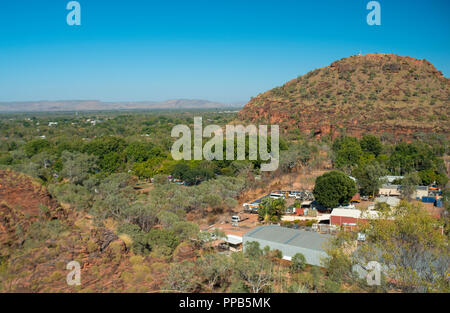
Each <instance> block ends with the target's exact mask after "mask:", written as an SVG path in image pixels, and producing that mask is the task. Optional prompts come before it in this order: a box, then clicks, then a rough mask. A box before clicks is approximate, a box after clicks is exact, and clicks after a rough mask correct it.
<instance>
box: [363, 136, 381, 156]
mask: <svg viewBox="0 0 450 313" xmlns="http://www.w3.org/2000/svg"><path fill="white" fill-rule="evenodd" d="M360 145H361V149H362V150H363V151H365V152H369V153H372V154H373V155H374V156H375V157H377V156H378V155H379V154H380V153H381V150H382V149H383V146H382V144H381V141H380V139H379V138H378V137H376V136H374V135H367V136H364V137H362V139H361V141H360Z"/></svg>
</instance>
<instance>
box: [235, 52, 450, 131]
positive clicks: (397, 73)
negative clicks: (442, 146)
mask: <svg viewBox="0 0 450 313" xmlns="http://www.w3.org/2000/svg"><path fill="white" fill-rule="evenodd" d="M449 118H450V80H449V79H448V78H445V77H444V76H443V75H442V73H441V72H440V71H438V70H437V69H436V68H435V67H434V66H433V65H432V64H431V63H430V62H428V61H426V60H418V59H414V58H411V57H402V56H398V55H392V54H391V55H386V54H368V55H356V56H351V57H348V58H344V59H341V60H339V61H336V62H333V63H332V64H331V65H329V66H327V67H323V68H319V69H316V70H314V71H311V72H309V73H308V74H306V75H303V76H300V77H298V78H296V79H293V80H291V81H289V82H287V83H286V84H284V85H283V86H281V87H277V88H274V89H272V90H269V91H267V92H265V93H262V94H260V95H258V96H257V97H255V98H252V100H251V101H250V102H249V103H248V104H247V105H246V106H245V107H244V108H243V109H242V110H241V111H240V113H239V119H240V120H243V121H247V122H253V123H271V124H279V125H280V129H281V130H284V131H285V132H286V133H289V132H298V130H299V131H300V132H302V133H307V134H314V135H319V136H320V135H324V134H330V135H332V136H337V135H339V133H343V132H345V133H346V134H349V135H354V136H360V135H362V134H364V133H377V134H380V135H381V134H385V133H389V134H394V135H396V136H406V137H409V136H411V135H412V134H414V133H429V132H434V133H440V134H444V135H446V136H448V135H449V133H450V132H449V131H450V126H449V125H450V123H449Z"/></svg>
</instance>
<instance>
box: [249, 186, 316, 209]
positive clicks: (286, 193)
mask: <svg viewBox="0 0 450 313" xmlns="http://www.w3.org/2000/svg"><path fill="white" fill-rule="evenodd" d="M266 198H271V199H286V198H295V200H298V201H314V195H313V193H312V192H311V191H296V190H277V191H274V192H272V193H270V194H268V195H265V196H263V197H261V198H259V199H257V200H255V201H253V202H250V203H244V205H243V206H244V211H245V212H246V213H254V214H257V213H258V208H259V206H260V205H261V203H262V201H263V200H264V199H266Z"/></svg>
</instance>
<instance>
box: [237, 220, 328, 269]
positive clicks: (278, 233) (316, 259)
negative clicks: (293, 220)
mask: <svg viewBox="0 0 450 313" xmlns="http://www.w3.org/2000/svg"><path fill="white" fill-rule="evenodd" d="M330 238H332V236H330V235H324V234H319V233H317V232H313V231H305V230H299V229H292V228H287V227H281V226H276V225H268V226H259V227H256V228H254V229H252V230H251V231H249V232H248V233H246V234H245V235H244V236H243V240H244V249H245V245H246V243H247V242H251V241H256V242H259V244H260V247H261V248H264V247H266V246H269V247H270V249H271V250H280V251H281V253H282V254H283V259H286V260H291V258H292V257H293V256H294V255H295V254H296V253H301V254H303V255H304V256H305V259H306V263H308V264H311V265H317V266H321V259H323V258H325V257H327V254H326V252H325V248H326V245H327V243H328V241H329V239H330Z"/></svg>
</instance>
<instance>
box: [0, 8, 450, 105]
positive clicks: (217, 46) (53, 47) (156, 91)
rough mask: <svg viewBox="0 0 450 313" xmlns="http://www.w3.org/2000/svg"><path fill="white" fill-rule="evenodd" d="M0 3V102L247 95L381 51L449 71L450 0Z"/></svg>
mask: <svg viewBox="0 0 450 313" xmlns="http://www.w3.org/2000/svg"><path fill="white" fill-rule="evenodd" d="M68 2H69V1H66V0H32V1H24V0H22V1H19V0H1V1H0V101H25V100H61V99H64V100H65V99H98V100H104V101H125V100H130V101H137V100H158V101H160V100H166V99H174V98H198V99H209V100H214V101H221V102H245V101H248V99H249V98H250V97H251V96H256V95H257V94H258V93H260V92H263V91H265V90H268V89H271V88H273V87H275V86H279V85H281V84H283V83H284V82H286V81H288V80H290V79H292V78H295V77H297V76H298V75H302V74H305V73H306V72H308V71H310V70H312V69H315V68H317V67H323V66H327V65H329V64H330V63H331V62H333V61H334V60H337V59H340V58H343V57H347V56H350V55H354V54H357V53H358V52H359V51H360V50H361V51H362V53H363V54H366V53H372V52H382V53H396V54H399V55H408V56H412V57H415V58H419V59H423V58H425V59H427V60H429V61H430V62H431V63H433V64H434V65H435V66H436V67H437V68H438V70H441V71H442V72H443V73H444V75H445V76H446V77H448V74H449V73H450V59H449V54H450V34H449V30H450V18H449V13H450V10H449V9H450V1H448V0H442V1H438V0H422V1H419V0H410V1H406V0H380V1H379V2H380V4H381V15H382V16H381V23H382V24H381V26H369V25H367V23H366V16H367V14H368V12H369V11H368V10H366V5H367V3H368V2H369V0H333V1H325V0H321V1H317V0H307V1H306V0H305V1H300V0H297V1H294V0H272V1H265V0H257V1H253V0H252V1H250V0H201V1H200V0H159V1H152V0H123V1H118V0H109V1H107V0H80V1H79V2H80V4H81V11H82V16H81V23H82V25H81V26H68V25H67V23H66V16H67V13H68V12H69V11H67V10H66V4H67V3H68Z"/></svg>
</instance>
